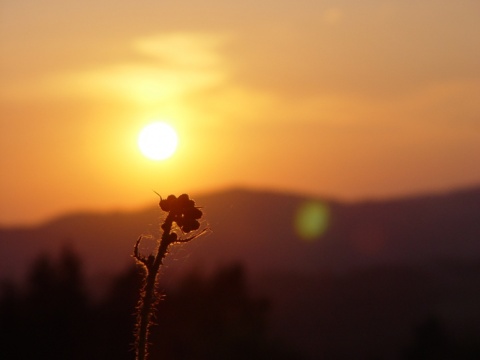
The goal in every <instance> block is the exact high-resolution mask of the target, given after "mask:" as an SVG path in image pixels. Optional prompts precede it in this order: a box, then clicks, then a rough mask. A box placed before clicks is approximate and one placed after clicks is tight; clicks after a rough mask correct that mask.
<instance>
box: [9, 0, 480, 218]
mask: <svg viewBox="0 0 480 360" xmlns="http://www.w3.org/2000/svg"><path fill="white" fill-rule="evenodd" d="M0 7H1V13H0V16H1V19H0V46H1V49H0V50H1V51H0V71H1V78H0V116H1V118H0V151H1V152H0V154H1V159H0V166H1V173H2V174H1V176H0V196H1V207H0V224H18V223H28V222H38V221H41V220H44V219H47V218H49V217H51V216H53V215H56V214H59V213H61V212H64V211H72V210H77V209H93V210H95V209H98V210H109V209H134V208H138V207H141V206H143V205H146V204H149V203H151V204H153V203H155V202H156V200H157V199H156V195H155V194H154V193H153V192H152V190H156V191H158V192H159V193H161V194H165V195H168V194H169V193H171V192H174V193H181V192H189V193H191V194H192V196H194V195H195V194H199V193H203V192H207V191H208V192H209V191H214V190H216V189H219V188H226V187H229V186H237V185H239V186H248V187H259V188H272V189H279V190H287V191H295V192H301V193H309V194H318V195H328V196H333V197H337V198H340V199H347V200H355V199H363V198H370V197H375V198H378V197H387V196H388V197H390V196H401V195H405V194H412V193H418V192H426V191H441V190H445V189H449V188H452V187H459V186H470V185H473V184H479V183H480V166H479V164H480V46H479V39H480V21H479V20H480V2H479V1H477V0H458V1H450V0H426V1H416V2H414V1H403V0H391V1H380V0H376V1H372V0H367V1H356V0H344V1H308V0H299V1H282V0H281V1H278V0H276V1H270V0H269V1H229V0H228V1H225V0H222V1H220V0H216V1H174V2H170V3H166V2H159V1H153V0H143V1H136V2H125V1H111V0H110V1H92V0H85V1H81V2H80V1H78V2H71V1H60V0H45V1H38V2H31V1H25V0H4V1H2V3H1V5H0ZM156 119H160V120H166V121H168V122H170V124H171V125H173V126H174V127H175V128H176V129H177V131H178V133H179V149H178V151H177V153H176V154H175V155H174V156H173V157H172V158H170V159H169V160H167V161H163V162H153V161H150V160H147V159H145V158H143V157H142V155H141V154H140V152H139V150H138V149H137V146H136V137H137V134H138V132H139V131H140V129H141V128H142V126H144V125H145V124H147V123H148V122H150V121H152V120H156Z"/></svg>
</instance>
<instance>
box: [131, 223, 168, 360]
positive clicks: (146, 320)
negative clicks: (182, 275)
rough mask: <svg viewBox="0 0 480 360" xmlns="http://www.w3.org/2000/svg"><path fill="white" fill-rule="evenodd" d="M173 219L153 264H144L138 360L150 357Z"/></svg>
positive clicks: (166, 224) (138, 332)
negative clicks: (150, 339) (152, 327)
mask: <svg viewBox="0 0 480 360" xmlns="http://www.w3.org/2000/svg"><path fill="white" fill-rule="evenodd" d="M172 222H173V218H172V217H171V216H170V215H169V216H167V218H166V219H165V222H164V231H163V235H162V239H161V241H160V244H159V246H158V250H157V254H156V256H155V258H154V261H153V263H152V264H149V263H146V264H145V263H144V265H145V269H146V277H145V284H144V287H143V290H142V296H141V299H140V303H139V313H138V325H137V326H138V327H137V343H136V351H137V355H136V360H146V359H147V355H148V336H149V334H150V331H149V329H150V325H151V317H152V315H153V312H154V306H155V304H156V302H157V297H156V294H155V287H156V280H157V275H158V271H159V270H160V266H161V265H162V261H163V258H164V257H165V256H166V255H167V251H168V246H169V245H170V244H171V241H170V231H171V229H172Z"/></svg>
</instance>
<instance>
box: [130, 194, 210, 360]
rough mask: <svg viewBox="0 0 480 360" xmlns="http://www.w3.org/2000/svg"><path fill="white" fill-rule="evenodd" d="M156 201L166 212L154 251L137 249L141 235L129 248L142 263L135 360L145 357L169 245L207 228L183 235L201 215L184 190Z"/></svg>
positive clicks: (197, 234) (196, 223)
mask: <svg viewBox="0 0 480 360" xmlns="http://www.w3.org/2000/svg"><path fill="white" fill-rule="evenodd" d="M157 195H158V194H157ZM159 196H160V195H159ZM159 205H160V208H161V209H162V210H163V211H165V212H167V216H166V218H165V220H164V222H163V224H162V225H161V228H162V231H163V233H162V236H161V239H160V242H159V244H158V248H157V251H156V254H155V255H153V254H152V255H148V257H144V256H142V255H141V254H140V253H139V251H138V246H139V244H140V241H141V240H142V236H140V237H139V238H138V240H137V242H136V243H135V247H134V251H133V257H134V258H135V260H136V261H137V264H139V265H140V266H141V267H142V269H143V271H144V276H145V278H144V282H143V286H142V290H141V292H140V300H139V303H138V313H137V324H136V331H135V337H136V339H135V350H136V359H137V360H145V359H146V358H147V354H148V345H149V343H148V337H149V333H150V326H151V325H152V317H153V316H154V312H155V308H156V305H157V303H158V300H159V299H160V296H159V294H157V291H156V287H157V277H158V273H159V270H160V267H161V265H162V263H163V259H164V258H165V256H166V255H167V252H168V248H169V246H170V245H172V244H176V243H185V242H189V241H191V240H193V239H195V238H197V237H198V236H200V235H202V234H204V233H205V232H206V231H207V229H203V230H202V231H200V232H197V233H195V234H194V235H193V236H190V237H183V235H186V234H188V233H190V232H192V231H196V230H198V229H199V228H200V222H199V220H200V219H201V217H202V215H203V213H202V211H201V210H200V209H199V208H198V207H197V206H195V201H193V200H191V199H190V198H189V196H188V195H187V194H182V195H180V196H179V197H178V198H177V197H176V196H175V195H169V196H168V197H167V198H166V199H162V197H161V196H160V203H159Z"/></svg>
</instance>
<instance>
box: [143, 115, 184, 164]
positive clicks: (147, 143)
mask: <svg viewBox="0 0 480 360" xmlns="http://www.w3.org/2000/svg"><path fill="white" fill-rule="evenodd" d="M177 143H178V137H177V133H176V132H175V130H174V129H173V128H172V127H171V126H170V125H168V124H167V123H164V122H161V121H156V122H153V123H151V124H148V125H147V126H145V127H144V128H143V129H142V130H141V131H140V133H139V135H138V147H139V148H140V151H141V152H142V154H143V155H144V156H145V157H147V158H149V159H151V160H165V159H167V158H169V157H170V156H172V155H173V154H174V153H175V150H176V149H177Z"/></svg>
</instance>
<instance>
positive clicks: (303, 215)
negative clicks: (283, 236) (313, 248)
mask: <svg viewBox="0 0 480 360" xmlns="http://www.w3.org/2000/svg"><path fill="white" fill-rule="evenodd" d="M329 219H330V212H329V209H328V206H327V205H326V204H324V203H322V202H318V201H309V202H306V203H303V204H302V205H301V206H300V207H299V208H298V210H297V213H296V216H295V230H296V231H297V234H298V235H299V236H300V237H301V238H302V239H304V240H307V241H314V240H316V239H318V238H319V237H320V236H321V235H322V234H323V233H324V232H325V231H326V230H327V228H328V223H329Z"/></svg>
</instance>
